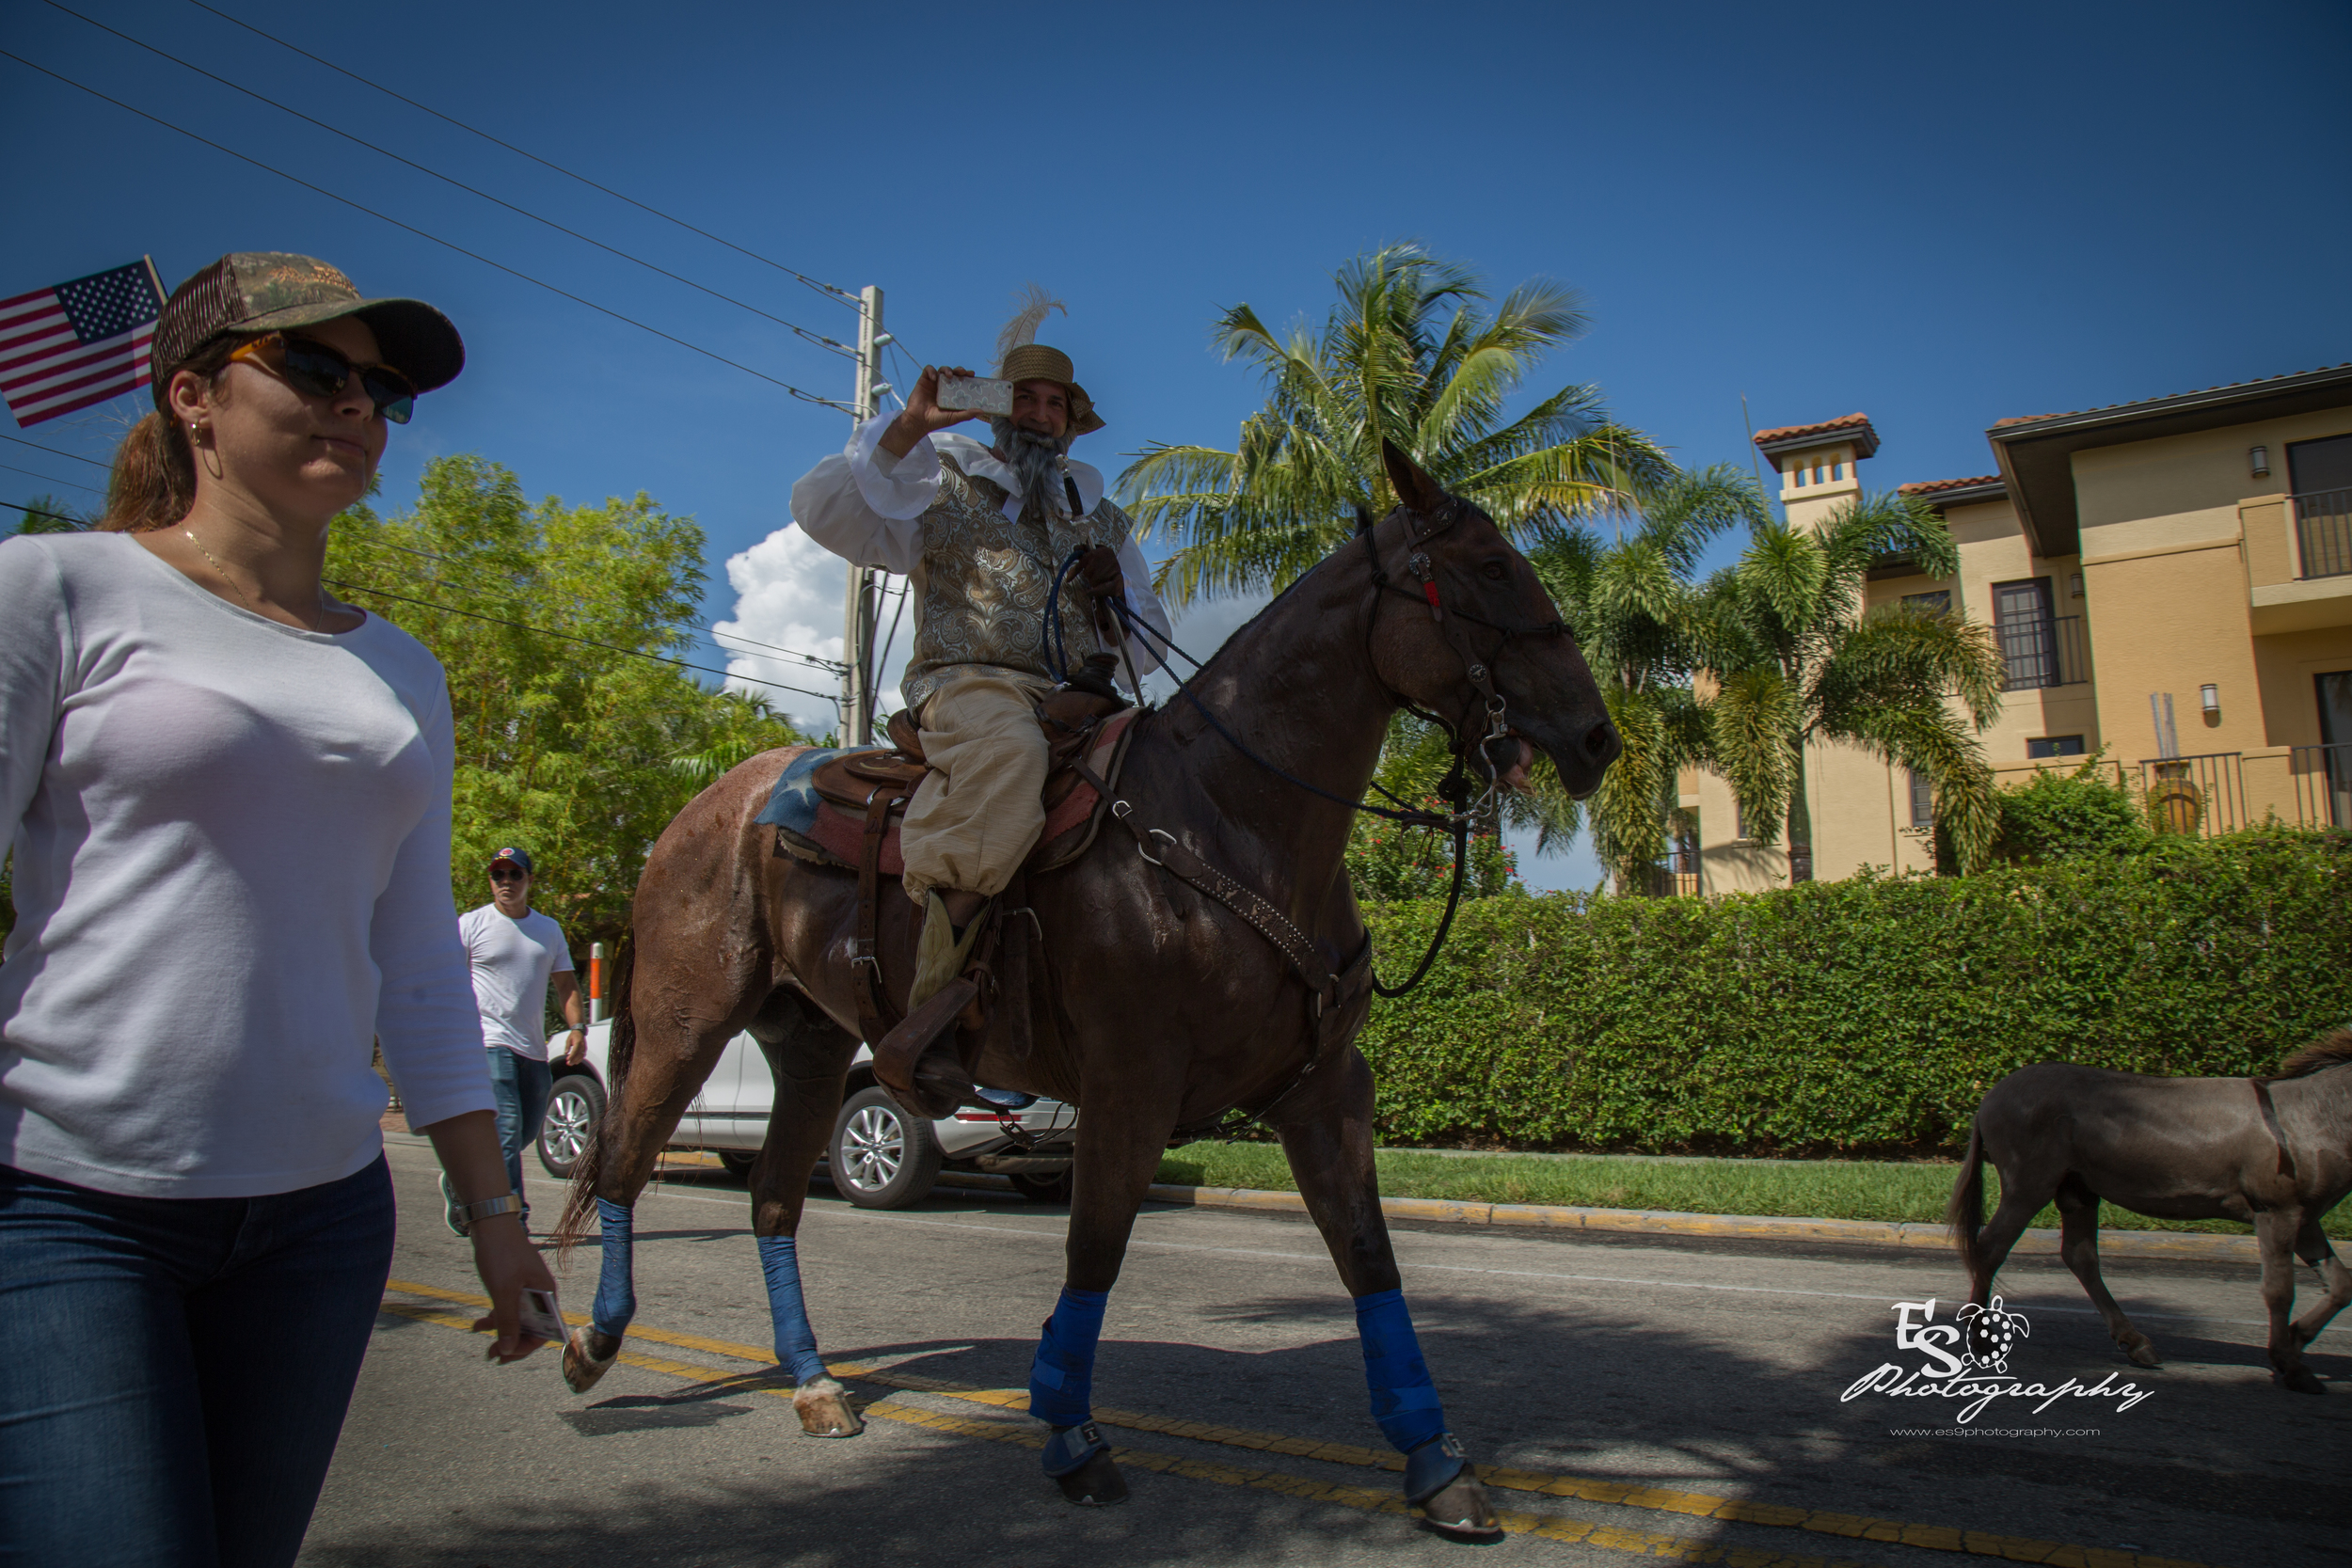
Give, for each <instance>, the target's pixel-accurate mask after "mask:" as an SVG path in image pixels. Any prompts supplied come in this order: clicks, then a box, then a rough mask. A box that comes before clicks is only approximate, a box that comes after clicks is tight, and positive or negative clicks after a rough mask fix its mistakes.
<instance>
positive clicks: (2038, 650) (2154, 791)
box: [1677, 365, 2352, 893]
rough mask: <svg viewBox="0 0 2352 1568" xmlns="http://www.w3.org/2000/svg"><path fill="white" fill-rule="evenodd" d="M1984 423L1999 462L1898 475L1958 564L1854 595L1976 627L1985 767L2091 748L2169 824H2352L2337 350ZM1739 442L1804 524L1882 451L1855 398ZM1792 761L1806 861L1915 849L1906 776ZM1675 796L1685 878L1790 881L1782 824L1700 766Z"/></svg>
mask: <svg viewBox="0 0 2352 1568" xmlns="http://www.w3.org/2000/svg"><path fill="white" fill-rule="evenodd" d="M1985 435H1986V438H1987V440H1988V441H1989V442H1990V443H1991V446H1992V449H1993V460H1994V467H1995V468H1996V469H1997V471H1996V472H1994V473H1991V474H1986V475H1982V476H1980V477H1976V478H1967V479H1944V480H1931V481H1927V482H1924V483H1905V484H1901V485H1899V486H1897V488H1899V490H1900V491H1901V492H1902V493H1903V494H1905V495H1910V496H1915V497H1917V498H1919V499H1921V500H1923V501H1925V502H1927V503H1928V504H1929V505H1931V506H1932V507H1934V508H1935V509H1936V510H1937V511H1938V512H1939V513H1941V514H1942V515H1943V516H1944V518H1945V520H1946V522H1947V524H1948V525H1949V526H1950V528H1951V531H1952V536H1953V538H1954V540H1955V541H1956V542H1957V543H1958V545H1959V546H1960V560H1961V569H1960V575H1959V576H1958V577H1955V578H1948V579H1943V580H1931V579H1930V578H1924V577H1921V576H1919V575H1917V573H1916V572H1915V570H1914V569H1913V568H1912V567H1911V566H1910V565H1909V564H1908V563H1907V562H1887V563H1885V564H1883V565H1882V566H1881V567H1879V568H1878V569H1877V570H1875V571H1873V572H1872V573H1871V574H1870V583H1869V602H1870V605H1871V607H1872V608H1876V607H1878V606H1881V605H1886V604H1892V603H1895V602H1898V601H1900V600H1903V599H1924V600H1926V601H1927V602H1931V603H1938V604H1943V605H1946V606H1948V608H1949V609H1950V610H1953V611H1954V612H1956V613H1961V614H1965V615H1967V616H1968V617H1970V618H1971V619H1973V620H1977V621H1981V622H1983V623H1986V624H1987V625H1990V626H1993V627H1994V632H1995V636H1996V638H1997V640H1998V641H1999V643H2000V646H2001V652H2002V656H2003V659H2004V661H2005V663H2006V665H2007V670H2008V680H2007V688H2006V690H2005V693H2004V696H2003V699H2002V709H2001V714H2000V717H1999V719H1998V720H1997V721H1995V722H1994V725H1993V727H1992V728H1991V729H1989V730H1987V731H1986V732H1985V733H1984V735H1983V736H1982V737H1981V738H1982V740H1983V744H1984V748H1985V754H1986V757H1987V760H1988V761H1990V762H1991V763H1992V765H1993V767H1994V770H1995V772H1996V774H1997V775H1998V776H1999V777H2000V779H2001V781H2002V782H2003V783H2005V784H2009V783H2015V782H2017V781H2018V780H2020V779H2023V778H2026V777H2027V776H2028V775H2029V774H2030V772H2031V770H2032V769H2034V768H2037V767H2051V766H2070V767H2071V766H2074V765H2073V764H2069V763H2065V762H2064V761H2063V760H2062V759H2065V758H2069V757H2079V756H2083V755H2086V754H2088V753H2090V752H2097V751H2099V750H2100V748H2101V747H2103V746H2104V747H2106V751H2107V758H2108V760H2109V762H2111V763H2113V764H2115V765H2117V766H2118V767H2119V768H2121V770H2122V776H2123V778H2124V779H2125V780H2126V781H2127V782H2129V783H2130V784H2132V785H2133V786H2134V787H2135V788H2137V789H2140V790H2143V791H2145V792H2147V793H2148V795H2149V797H2150V798H2151V799H2152V800H2155V801H2156V802H2157V803H2158V806H2159V809H2160V810H2161V812H2162V813H2163V814H2164V816H2165V818H2166V820H2167V821H2169V822H2170V823H2171V824H2172V825H2174V826H2175V827H2176V828H2178V829H2180V830H2182V831H2189V832H2227V831H2230V830H2232V829H2235V828H2240V827H2246V826H2250V825H2252V824H2254V823H2258V822H2261V821H2263V820H2265V818H2267V817H2269V816H2277V817H2278V818H2279V819H2280V820H2281V821H2285V822H2290V823H2299V824H2304V825H2327V824H2329V823H2333V824H2334V825H2336V826H2339V827H2352V365H2340V366H2337V367H2335V368H2333V369H2331V370H2323V371H2313V372H2307V373H2304V374H2298V375H2284V376H2275V377H2272V378H2270V379H2267V380H2263V381H2249V382H2242V383H2239V384H2238V385H2235V386H2230V387H2217V388H2212V389H2210V390H2208V391H2201V392H2187V393H2183V394H2180V395H2178V396H2173V397H2162V398H2152V399H2149V400H2148V401H2146V402H2142V403H2127V404H2116V405H2115V406H2113V407H2109V408H2098V409H2091V410H2089V411H2087V412H2083V413H2076V414H2042V415H2034V416H2031V417H2028V418H2025V419H2010V420H2001V421H2000V422H1998V423H1997V424H1995V425H1994V427H1993V428H1992V429H1991V430H1989V431H1987V432H1986V433H1985ZM1756 446H1757V448H1758V449H1759V450H1760V451H1763V452H1764V453H1765V454H1766V455H1767V456H1769V457H1770V458H1771V459H1772V463H1773V465H1774V467H1776V468H1777V469H1778V470H1779V475H1780V499H1781V502H1782V505H1783V506H1784V507H1785V509H1786V511H1787V514H1788V520H1789V522H1790V524H1791V525H1793V526H1796V527H1801V528H1802V527H1810V526H1816V525H1818V524H1819V523H1820V521H1821V520H1822V519H1823V518H1825V517H1826V516H1828V515H1829V514H1830V513H1831V511H1832V510H1833V509H1834V508H1836V505H1837V504H1838V503H1839V502H1841V501H1846V500H1850V499H1852V498H1853V497H1855V496H1857V495H1859V494H1861V491H1862V482H1861V480H1860V478H1859V477H1858V474H1857V472H1856V470H1857V468H1858V467H1859V465H1861V464H1862V463H1864V462H1867V461H1870V460H1872V459H1873V458H1874V457H1875V456H1876V454H1877V452H1878V450H1879V438H1878V434H1877V432H1876V431H1874V430H1873V429H1872V428H1871V425H1870V421H1869V420H1868V419H1867V418H1866V417H1865V416H1863V415H1860V414H1850V415H1847V416H1846V417H1845V418H1843V419H1837V420H1826V421H1824V422H1822V423H1820V424H1811V425H1792V426H1788V427H1786V428H1783V429H1779V430H1767V431H1762V432H1759V433H1758V434H1757V436H1756ZM1878 487H1880V488H1883V486H1878ZM1806 760H1807V771H1808V775H1809V779H1808V783H1809V787H1810V791H1811V795H1812V808H1813V845H1814V866H1815V875H1817V876H1819V877H1821V878H1825V879H1827V878H1837V877H1847V876H1851V875H1852V874H1853V873H1854V872H1856V871H1857V870H1859V869H1861V868H1862V867H1863V866H1865V865H1880V866H1887V867H1892V868H1894V869H1897V870H1907V869H1914V868H1923V867H1928V866H1931V865H1932V863H1933V854H1932V851H1931V846H1930V843H1929V824H1930V814H1931V800H1930V799H1929V794H1928V790H1927V786H1926V781H1925V780H1924V779H1918V778H1914V777H1912V776H1911V775H1910V774H1909V771H1908V770H1907V769H1904V768H1893V767H1890V766H1888V765H1887V764H1885V763H1883V762H1880V761H1878V760H1877V759H1875V758H1872V757H1869V756H1867V755H1865V754H1864V753H1862V752H1857V751H1853V750H1851V749H1850V748H1847V747H1843V746H1835V745H1831V746H1822V747H1820V748H1817V749H1815V750H1814V751H1812V752H1808V753H1807V759H1806ZM1682 805H1683V807H1684V808H1685V810H1686V812H1693V813H1695V815H1696V816H1697V832H1696V834H1695V835H1694V836H1695V845H1693V846H1691V847H1686V848H1685V850H1684V851H1683V852H1682V853H1681V854H1680V856H1679V857H1678V858H1679V860H1680V862H1681V863H1680V864H1678V865H1677V870H1679V871H1683V872H1685V873H1686V875H1685V876H1683V877H1681V878H1679V879H1677V880H1678V881H1680V882H1681V883H1682V884H1683V886H1684V888H1685V889H1686V890H1689V884H1690V882H1691V881H1692V880H1693V878H1692V877H1691V876H1689V875H1687V873H1689V872H1691V871H1692V870H1693V869H1695V871H1696V877H1695V880H1696V881H1697V883H1698V888H1697V890H1696V891H1703V892H1707V893H1726V892H1732V891H1737V890H1747V889H1755V888H1761V887H1775V886H1784V885H1786V884H1787V881H1788V853H1787V850H1786V847H1785V845H1786V837H1785V835H1784V836H1783V837H1782V838H1781V840H1780V841H1779V842H1776V843H1772V844H1765V843H1760V842H1757V841H1756V840H1753V839H1750V838H1748V837H1746V836H1745V834H1744V832H1743V831H1742V830H1743V824H1741V823H1740V820H1739V814H1738V811H1737V809H1736V807H1735V805H1734V803H1733V800H1732V797H1731V790H1730V787H1729V786H1728V785H1726V784H1724V782H1723V781H1722V780H1721V779H1719V778H1717V777H1715V776H1714V775H1713V774H1711V773H1706V772H1699V771H1693V772H1691V773H1688V774H1686V775H1685V776H1684V779H1683V783H1682Z"/></svg>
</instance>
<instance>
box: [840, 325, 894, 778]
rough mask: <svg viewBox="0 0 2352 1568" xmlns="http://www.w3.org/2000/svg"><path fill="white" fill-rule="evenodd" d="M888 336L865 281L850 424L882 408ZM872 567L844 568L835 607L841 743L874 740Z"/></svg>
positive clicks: (867, 742) (862, 744) (866, 744)
mask: <svg viewBox="0 0 2352 1568" xmlns="http://www.w3.org/2000/svg"><path fill="white" fill-rule="evenodd" d="M889 343H890V335H889V334H888V333H886V332H884V331H883V330H882V290H881V289H879V288H877V287H876V286H875V285H873V284H871V283H868V284H867V285H866V287H865V288H863V289H861V290H859V291H858V305H857V391H856V394H855V395H854V397H853V398H852V399H851V401H852V403H853V404H855V406H856V410H857V412H856V413H855V414H853V415H851V416H850V418H851V420H852V426H853V427H854V426H855V425H862V424H864V423H865V422H866V420H870V419H872V418H873V417H874V416H875V415H876V414H879V413H881V412H882V394H883V393H884V392H887V391H889V390H890V385H889V383H887V382H885V381H884V380H882V350H883V349H884V348H886V347H887V346H889ZM876 609H877V606H876V604H875V596H874V571H873V568H872V567H870V566H851V567H850V587H849V592H848V594H846V595H844V597H843V600H842V606H841V662H842V663H843V664H844V665H845V666H847V668H846V669H844V670H843V671H842V672H841V744H843V745H844V746H869V745H871V744H873V740H874V694H873V692H872V691H870V690H868V689H867V683H868V679H869V677H870V676H872V675H875V674H879V673H881V672H880V671H877V670H873V669H872V668H871V666H872V663H873V658H874V621H875V611H876Z"/></svg>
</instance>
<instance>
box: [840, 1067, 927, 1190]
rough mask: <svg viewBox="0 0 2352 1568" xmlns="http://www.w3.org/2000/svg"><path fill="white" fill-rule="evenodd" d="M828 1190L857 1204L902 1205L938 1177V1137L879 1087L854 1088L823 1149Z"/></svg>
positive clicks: (925, 1122) (925, 1124)
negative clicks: (829, 1183) (830, 1184)
mask: <svg viewBox="0 0 2352 1568" xmlns="http://www.w3.org/2000/svg"><path fill="white" fill-rule="evenodd" d="M825 1154H826V1161H827V1164H828V1166H829V1168H830V1169H831V1171H832V1173H833V1186H834V1191H835V1192H837V1193H839V1194H840V1195H841V1196H843V1197H846V1198H848V1199H849V1200H850V1202H851V1203H854V1204H856V1205H857V1206H858V1207H859V1208H861V1209H904V1208H906V1207H907V1206H908V1205H909V1204H914V1203H920V1202H922V1201H923V1199H924V1198H926V1197H928V1196H930V1191H931V1184H932V1183H933V1182H934V1181H936V1180H938V1179H939V1164H940V1159H941V1155H940V1151H939V1139H938V1137H937V1136H936V1135H935V1134H934V1133H933V1132H931V1124H930V1122H928V1121H924V1120H921V1119H919V1118H917V1117H911V1116H909V1115H907V1114H906V1112H904V1111H902V1110H900V1109H899V1108H898V1101H895V1100H893V1099H891V1098H890V1092H889V1091H888V1090H887V1089H882V1088H879V1087H877V1088H867V1089H860V1090H859V1091H858V1092H857V1093H855V1094H853V1095H851V1096H850V1101H849V1103H848V1104H846V1105H844V1106H842V1107H841V1116H840V1117H839V1119H837V1120H836V1121H834V1124H833V1144H832V1146H831V1147H830V1148H827V1149H826V1151H825Z"/></svg>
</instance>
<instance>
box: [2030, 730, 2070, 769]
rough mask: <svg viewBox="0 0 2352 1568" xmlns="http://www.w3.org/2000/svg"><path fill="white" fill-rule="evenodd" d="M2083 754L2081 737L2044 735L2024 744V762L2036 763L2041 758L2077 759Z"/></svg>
mask: <svg viewBox="0 0 2352 1568" xmlns="http://www.w3.org/2000/svg"><path fill="white" fill-rule="evenodd" d="M2082 754H2083V737H2082V736H2078V735H2045V736H2042V738H2040V739H2039V740H2028V741H2026V761H2028V762H2038V761H2040V760H2041V759H2042V758H2043V757H2078V756H2081V755H2082Z"/></svg>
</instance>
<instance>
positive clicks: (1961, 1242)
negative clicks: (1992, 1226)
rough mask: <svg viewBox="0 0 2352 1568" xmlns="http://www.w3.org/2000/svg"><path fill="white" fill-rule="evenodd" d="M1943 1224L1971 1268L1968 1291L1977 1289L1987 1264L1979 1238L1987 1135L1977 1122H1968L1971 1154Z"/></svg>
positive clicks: (1963, 1159)
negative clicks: (1982, 1267)
mask: <svg viewBox="0 0 2352 1568" xmlns="http://www.w3.org/2000/svg"><path fill="white" fill-rule="evenodd" d="M1944 1223H1945V1225H1946V1226H1947V1227H1949V1228H1950V1230H1951V1233H1952V1244H1953V1245H1955V1246H1957V1247H1959V1248H1960V1260H1961V1261H1962V1262H1963V1263H1964V1264H1966V1265H1967V1267H1968V1288H1969V1289H1970V1290H1971V1291H1973V1290H1975V1289H1976V1287H1977V1271H1978V1269H1979V1267H1981V1266H1982V1264H1983V1262H1984V1249H1983V1247H1982V1246H1981V1245H1979V1238H1980V1237H1981V1235H1982V1234H1983V1231H1984V1133H1983V1132H1981V1131H1980V1130H1979V1128H1978V1126H1977V1123H1976V1119H1975V1118H1974V1117H1971V1118H1969V1122H1968V1152H1967V1153H1966V1154H1964V1155H1963V1156H1961V1161H1960V1180H1958V1181H1956V1182H1954V1183H1953V1184H1952V1201H1951V1202H1950V1203H1949V1204H1947V1206H1946V1207H1945V1210H1944Z"/></svg>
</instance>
